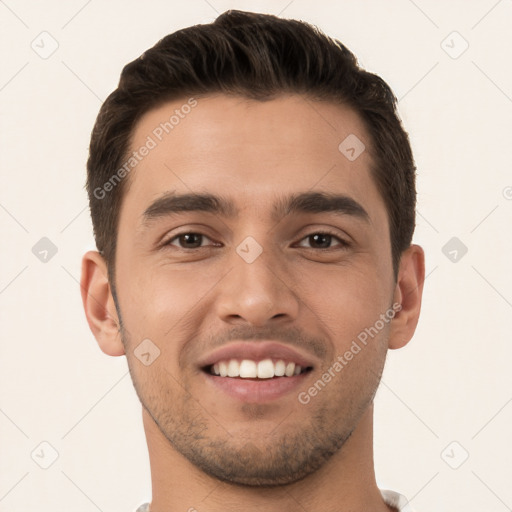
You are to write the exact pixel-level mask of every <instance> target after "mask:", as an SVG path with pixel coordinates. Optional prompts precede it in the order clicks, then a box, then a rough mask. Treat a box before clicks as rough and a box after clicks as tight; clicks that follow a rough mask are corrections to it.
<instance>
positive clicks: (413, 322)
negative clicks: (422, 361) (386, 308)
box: [388, 244, 425, 349]
mask: <svg viewBox="0 0 512 512" xmlns="http://www.w3.org/2000/svg"><path fill="white" fill-rule="evenodd" d="M424 281H425V253H424V252H423V249H422V248H421V247H420V246H419V245H414V244H413V245H411V246H410V247H409V248H408V249H406V250H405V251H404V252H403V253H402V256H401V258H400V267H399V271H398V278H397V282H396V287H395V293H394V296H393V303H394V304H400V305H401V309H400V310H399V311H398V312H397V313H396V314H395V316H394V317H393V320H392V321H391V330H390V335H389V341H388V347H389V348H390V349H397V348H402V347H403V346H405V345H407V343H408V342H409V341H410V340H411V338H412V336H413V334H414V331H415V330H416V326H417V324H418V319H419V317H420V309H421V297H422V295H423V282H424Z"/></svg>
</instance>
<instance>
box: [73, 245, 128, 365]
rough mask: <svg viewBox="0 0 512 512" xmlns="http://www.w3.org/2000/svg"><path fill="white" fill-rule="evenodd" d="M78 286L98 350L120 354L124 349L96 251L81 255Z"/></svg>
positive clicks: (103, 266)
mask: <svg viewBox="0 0 512 512" xmlns="http://www.w3.org/2000/svg"><path fill="white" fill-rule="evenodd" d="M80 289H81V292H82V302H83V305H84V310H85V316H86V317H87V322H88V324H89V328H90V329H91V331H92V333H93V334H94V337H95V338H96V341H97V342H98V345H99V346H100V348H101V350H102V351H103V352H105V354H108V355H110V356H122V355H123V354H124V353H125V351H124V346H123V342H122V339H121V333H120V329H119V319H118V316H117V311H116V307H115V303H114V298H113V297H112V293H111V289H110V284H109V282H108V272H107V264H106V263H105V260H104V259H103V257H102V256H101V254H100V253H99V252H97V251H88V252H87V253H86V254H85V255H84V256H83V258H82V277H81V280H80Z"/></svg>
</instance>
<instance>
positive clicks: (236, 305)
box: [215, 251, 300, 326]
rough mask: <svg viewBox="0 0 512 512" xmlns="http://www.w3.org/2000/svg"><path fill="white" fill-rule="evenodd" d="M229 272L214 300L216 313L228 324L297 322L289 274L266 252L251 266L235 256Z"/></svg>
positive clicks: (297, 300)
mask: <svg viewBox="0 0 512 512" xmlns="http://www.w3.org/2000/svg"><path fill="white" fill-rule="evenodd" d="M230 263H232V270H231V271H230V272H229V273H228V274H227V275H226V276H225V278H224V279H222V281H221V282H220V283H219V288H218V295H217V297H216V300H215V304H216V309H217V314H218V316H219V318H221V320H223V321H224V322H228V323H233V322H237V321H238V322H240V321H241V320H244V321H245V322H247V323H249V324H252V325H254V326H264V325H265V324H267V323H268V322H271V321H272V322H275V321H279V322H291V321H293V320H296V319H297V316H298V314H299V309H300V301H299V299H298V297H297V295H296V290H294V283H293V282H292V281H293V278H292V276H291V272H290V271H289V270H287V269H286V267H285V266H284V264H283V262H278V261H277V259H276V257H275V256H273V255H271V254H270V252H269V251H263V252H262V254H261V255H260V256H258V257H257V258H256V259H255V260H254V261H252V262H251V263H249V262H247V261H244V259H243V258H241V257H239V255H238V254H236V253H235V255H234V257H233V258H232V259H231V261H230Z"/></svg>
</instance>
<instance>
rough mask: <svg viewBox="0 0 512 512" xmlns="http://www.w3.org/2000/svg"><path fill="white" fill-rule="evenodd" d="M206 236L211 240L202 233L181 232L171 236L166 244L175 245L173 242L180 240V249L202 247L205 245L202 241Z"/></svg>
mask: <svg viewBox="0 0 512 512" xmlns="http://www.w3.org/2000/svg"><path fill="white" fill-rule="evenodd" d="M204 238H207V239H208V240H209V238H208V237H207V236H205V235H203V234H201V233H192V232H188V233H181V234H179V235H176V236H174V237H173V238H171V239H170V240H169V241H168V242H167V244H166V245H175V244H174V243H173V242H174V241H178V242H179V246H178V247H179V248H180V249H198V248H200V247H203V245H202V243H201V242H202V241H203V239H204Z"/></svg>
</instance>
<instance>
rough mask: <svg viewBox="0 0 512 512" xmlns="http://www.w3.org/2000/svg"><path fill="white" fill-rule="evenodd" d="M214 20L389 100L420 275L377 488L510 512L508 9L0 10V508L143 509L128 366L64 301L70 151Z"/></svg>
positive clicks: (78, 162)
mask: <svg viewBox="0 0 512 512" xmlns="http://www.w3.org/2000/svg"><path fill="white" fill-rule="evenodd" d="M228 8H238V9H246V10H252V11H262V12H268V13H273V14H279V13H280V14H281V15H282V16H283V17H288V18H299V19H304V20H306V21H309V22H311V23H314V24H317V25H318V26H319V27H320V28H321V29H322V30H324V31H325V32H326V33H327V34H329V35H331V36H333V37H336V38H338V39H340V40H341V41H342V42H343V43H344V44H346V45H347V46H348V47H349V48H350V49H351V50H352V51H353V52H354V53H355V54H356V55H357V56H358V57H359V59H360V62H361V63H362V65H363V66H364V67H366V68H367V69H369V70H370V71H373V72H376V73H378V74H380V75H381V76H382V77H383V78H384V79H385V80H386V81H387V82H388V83H389V84H390V85H391V87H392V88H393V89H394V91H395V93H396V95H397V97H398V98H399V99H400V102H399V108H400V113H401V115H402V117H403V120H404V123H405V126H406V129H407V130H408V131H409V133H410V137H411V141H412V144H413V150H414V152H415V158H416V162H417V165H418V172H419V178H418V192H419V195H418V201H419V202H418V227H417V231H416V235H415V239H414V241H415V242H416V243H419V244H421V245H422V246H423V247H424V248H425V250H426V254H427V274H428V277H427V280H426V283H425V292H424V305H423V312H422V316H421V319H420V324H419V326H418V330H417V333H416V336H415V337H414V339H413V341H412V342H411V343H410V344H409V345H408V346H407V347H405V348H404V349H402V350H399V351H394V352H390V354H389V358H388V362H387V366H386V370H385V373H384V376H383V382H382V385H381V387H380V389H379V391H378V393H377V398H376V427H375V430H376V432H375V458H376V471H377V478H378V482H379V484H380V485H381V487H383V488H391V489H394V490H397V491H400V492H402V493H403V494H405V495H406V496H407V497H408V498H409V500H410V502H411V506H412V507H413V508H414V509H415V510H417V511H418V512H430V511H434V510H435V511H436V512H448V511H450V512H451V511H453V510H464V511H465V512H473V511H475V512H476V511H480V510H486V511H487V512H491V511H493V512H494V511H495V512H501V511H505V510H510V509H511V507H512V487H511V486H510V477H511V468H512V444H511V443H510V431H511V420H512V403H511V402H512V372H511V371H510V361H511V360H512V343H511V337H510V318H511V313H512V309H511V308H512V273H511V272H510V263H511V261H512V259H511V256H512V237H511V235H510V233H511V229H510V226H511V224H512V166H511V161H512V144H511V136H512V71H511V67H510V63H511V62H512V35H511V34H512V31H511V29H510V27H512V1H510V0H501V1H496V0H478V1H476V0H473V1H462V0H459V1H451V2H445V1H441V0H438V1H433V0H431V1H427V0H415V1H414V2H413V1H412V0H392V1H386V2H382V1H377V0H376V1H371V2H370V1H356V0H351V1H336V2H334V1H318V0H316V1H314V2H307V1H305V0H302V1H301V0H294V1H291V2H290V1H289V0H284V1H259V2H258V1H233V2H229V1H223V0H208V1H206V0H193V1H188V2H184V1H182V2H177V1H147V2H142V1H139V2H136V1H121V0H115V1H114V0H112V1H100V0H90V1H84V0H72V1H68V2H57V1H56V0H51V1H50V0H48V1H45V2H41V3H39V2H22V1H18V0H5V1H0V48H2V66H1V68H0V102H1V109H0V133H1V134H2V138H1V142H0V144H1V147H0V155H1V157H0V172H1V186H0V225H1V230H2V231H1V233H2V237H1V240H2V249H1V251H0V258H1V261H0V269H1V274H0V315H1V324H0V325H1V333H0V336H1V338H0V339H1V353H0V439H1V456H0V511H2V512H3V511H9V512H26V511H28V510H33V511H36V510H38V511H45V512H46V511H48V512H49V511H69V510H73V512H94V511H96V510H100V511H105V512H106V511H111V512H131V511H133V510H135V508H136V507H137V506H138V505H139V504H140V503H142V502H143V501H147V500H149V499H150V496H151V489H150V478H149V463H148V457H147V450H146V444H145V438H144V435H143V429H142V424H141V413H140V404H139V402H138V400H137V397H136V395H135V392H134V391H133V388H132V384H131V381H130V377H129V374H128V373H127V372H128V370H127V365H126V360H125V358H124V357H119V358H110V357H108V356H106V355H104V354H103V353H102V352H101V351H100V350H99V348H98V346H97V345H96V342H95V340H94V338H93V336H92V334H91V333H90V331H89V329H88V326H87V324H86V321H85V316H84V314H83V310H82V304H81V300H80V293H79V286H78V279H79V277H80V259H81V256H82V254H83V253H84V252H85V251H86V250H87V249H90V248H94V242H93V238H92V230H91V224H90V219H89V214H88V209H87V198H86V193H85V190H84V183H85V162H86V158H87V147H88V143H89V136H90V131H91V129H92V126H93V123H94V120H95V117H96V114H97V112H98V109H99V107H100V104H101V102H102V100H104V99H105V98H106V96H107V95H108V94H109V93H110V92H111V91H112V90H113V89H114V88H115V86H116V84H117V81H118V78H119V73H120V71H121V69H122V66H123V65H124V64H126V63H127V62H128V61H131V60H133V59H134V58H136V57H137V56H139V55H140V54H141V53H142V52H143V51H144V50H145V49H146V48H148V47H150V46H152V45H153V44H154V43H155V42H156V41H157V40H158V39H160V38H161V37H163V36H164V35H166V34H168V33H170V32H173V31H174V30H176V29H179V28H183V27H185V26H189V25H192V24H197V23H203V22H209V21H212V20H213V19H214V18H215V17H216V16H217V15H218V13H221V12H223V11H225V10H226V9H228ZM43 31H46V32H48V34H50V35H42V36H41V35H40V34H41V32H43ZM454 31H456V32H457V33H458V34H453V32H454ZM42 38H45V39H42ZM443 41H444V42H443ZM465 41H466V42H467V43H468V44H469V47H468V48H467V50H466V51H464V52H463V53H461V52H462V50H464V47H465V44H466V43H465ZM31 44H32V45H33V46H34V49H33V48H32V47H31ZM52 44H53V45H56V44H58V48H57V49H56V51H55V52H54V53H53V54H52V55H46V54H44V52H45V51H46V52H49V51H51V49H52ZM459 53H461V54H460V55H459ZM41 54H43V57H47V58H42V56H41ZM455 57H456V58H455ZM43 237H47V238H48V239H49V240H51V242H52V243H53V244H54V245H55V247H56V248H57V253H56V254H55V255H53V256H52V257H50V254H51V253H48V256H47V259H48V261H46V262H43V261H40V259H39V258H38V257H36V255H35V254H34V253H33V251H32V248H33V247H34V246H35V245H36V244H37V243H38V241H39V240H40V239H41V238H43ZM453 237H457V239H458V240H459V241H456V242H455V243H456V244H459V248H457V247H456V246H453V247H452V246H448V247H447V248H445V249H444V252H443V247H445V244H447V243H448V241H449V240H451V239H452V238H453ZM452 243H454V242H452ZM460 243H463V244H464V245H465V246H466V247H467V249H468V251H467V254H465V255H463V256H461V255H462V252H461V251H460ZM37 247H38V246H36V248H37ZM454 247H455V249H454ZM453 250H457V251H458V252H457V253H456V254H455V253H453ZM450 251H452V253H451V254H450ZM35 252H36V253H37V251H35ZM445 253H446V254H448V256H446V255H445ZM455 257H456V261H455V262H454V261H451V260H450V258H451V259H453V258H455ZM43 442H45V443H49V444H43V445H41V444H40V443H43ZM453 442H456V443H455V444H452V443H453ZM57 454H58V458H57V459H56V460H55V461H54V462H53V464H51V465H50V466H49V467H48V468H47V469H43V467H41V466H47V465H49V464H50V463H51V462H52V455H57ZM466 454H469V457H468V458H467V460H466V461H464V458H465V456H466ZM463 461H464V462H463ZM462 462H463V463H462ZM461 463H462V464H461ZM459 465H460V466H459ZM456 466H459V467H458V469H453V467H456ZM191 506H195V507H196V508H197V509H198V510H199V511H200V510H201V508H200V504H197V503H191Z"/></svg>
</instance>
